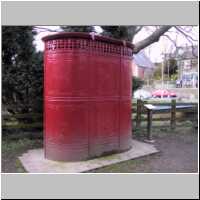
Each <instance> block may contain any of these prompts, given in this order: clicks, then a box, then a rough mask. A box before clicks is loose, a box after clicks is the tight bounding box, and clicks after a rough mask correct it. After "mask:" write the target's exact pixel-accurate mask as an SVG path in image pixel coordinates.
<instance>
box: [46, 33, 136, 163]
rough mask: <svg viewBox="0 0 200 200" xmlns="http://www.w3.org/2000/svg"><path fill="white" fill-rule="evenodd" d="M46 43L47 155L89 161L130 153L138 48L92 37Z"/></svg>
mask: <svg viewBox="0 0 200 200" xmlns="http://www.w3.org/2000/svg"><path fill="white" fill-rule="evenodd" d="M43 40H44V41H45V54H44V71H45V74H44V134H45V137H44V140H45V141H44V149H45V157H46V158H47V159H51V160H60V161H73V160H85V159H89V158H92V157H97V156H101V155H103V154H110V153H112V152H120V151H124V150H127V149H129V148H130V141H131V76H132V72H131V60H132V48H133V46H132V44H130V43H126V44H125V43H124V42H122V41H119V40H114V39H110V38H106V37H101V36H95V39H94V40H93V39H92V38H91V36H90V35H89V34H87V33H64V34H63V33H62V34H56V35H53V36H52V35H51V36H48V37H45V38H43Z"/></svg>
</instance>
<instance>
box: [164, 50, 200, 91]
mask: <svg viewBox="0 0 200 200" xmlns="http://www.w3.org/2000/svg"><path fill="white" fill-rule="evenodd" d="M170 58H173V59H175V60H176V61H177V66H178V78H179V80H181V81H182V87H197V86H198V46H185V47H177V48H176V50H175V51H174V52H173V53H172V54H170V55H168V56H167V59H170Z"/></svg>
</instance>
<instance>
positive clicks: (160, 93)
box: [152, 89, 176, 98]
mask: <svg viewBox="0 0 200 200" xmlns="http://www.w3.org/2000/svg"><path fill="white" fill-rule="evenodd" d="M152 96H153V97H159V98H161V97H176V93H174V92H171V91H169V90H166V89H160V90H156V91H154V92H152Z"/></svg>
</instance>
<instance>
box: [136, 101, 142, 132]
mask: <svg viewBox="0 0 200 200" xmlns="http://www.w3.org/2000/svg"><path fill="white" fill-rule="evenodd" d="M142 105H143V103H142V100H141V99H138V100H137V115H136V128H139V127H140V125H141V114H142Z"/></svg>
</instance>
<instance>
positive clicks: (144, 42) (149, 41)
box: [133, 26, 172, 53]
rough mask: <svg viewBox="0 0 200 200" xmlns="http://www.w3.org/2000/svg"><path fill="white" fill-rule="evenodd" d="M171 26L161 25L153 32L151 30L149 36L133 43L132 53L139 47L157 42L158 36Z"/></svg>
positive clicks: (138, 49) (137, 50)
mask: <svg viewBox="0 0 200 200" xmlns="http://www.w3.org/2000/svg"><path fill="white" fill-rule="evenodd" d="M171 27H172V26H161V27H160V28H159V29H157V30H156V31H155V32H153V33H152V34H151V35H150V36H148V37H147V38H145V39H144V40H142V41H140V42H138V43H136V44H135V45H134V49H133V53H138V52H139V51H140V50H141V49H144V48H145V47H147V46H149V45H151V44H152V43H154V42H158V41H159V39H160V37H161V36H162V35H163V34H164V33H165V32H167V31H168V30H169V29H170V28H171Z"/></svg>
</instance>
